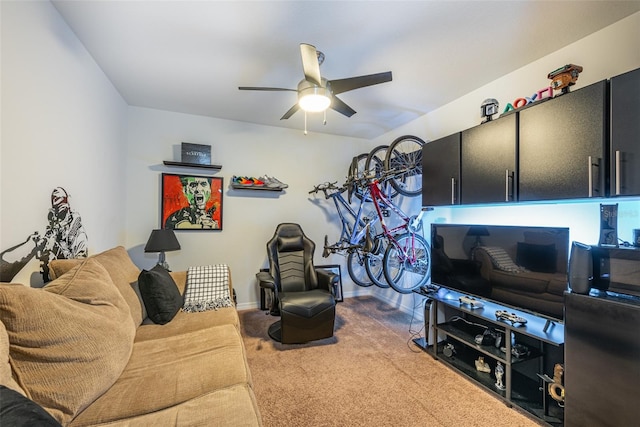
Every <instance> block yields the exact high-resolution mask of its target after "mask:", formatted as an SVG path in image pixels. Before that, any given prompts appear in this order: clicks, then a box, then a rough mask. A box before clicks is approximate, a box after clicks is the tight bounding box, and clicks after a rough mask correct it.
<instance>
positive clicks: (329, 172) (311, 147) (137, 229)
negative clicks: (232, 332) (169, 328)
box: [124, 107, 368, 308]
mask: <svg viewBox="0 0 640 427" xmlns="http://www.w3.org/2000/svg"><path fill="white" fill-rule="evenodd" d="M181 142H191V143H197V144H206V145H210V146H211V151H212V163H213V164H219V165H222V170H221V171H219V172H217V173H213V174H212V176H216V177H222V178H223V179H224V185H223V189H224V192H223V230H222V231H193V230H189V231H176V236H177V238H178V240H179V242H180V245H181V250H180V251H175V252H168V253H167V254H166V256H167V262H168V263H169V265H170V267H171V269H172V270H184V269H186V268H187V267H189V266H192V265H206V264H217V263H224V264H229V266H230V267H231V271H232V277H233V285H234V288H235V289H236V291H237V293H238V303H239V308H246V307H255V306H256V304H257V301H259V293H258V285H257V282H256V279H255V274H256V273H257V272H258V271H259V270H260V268H263V267H266V266H267V259H266V246H265V245H266V242H267V241H268V240H269V239H270V238H271V236H273V232H274V230H275V227H276V226H277V225H278V224H279V223H281V222H297V223H299V224H300V225H301V226H302V228H303V230H304V231H305V233H306V234H307V236H308V237H309V238H311V239H312V240H313V241H314V242H315V243H316V252H315V260H314V261H315V264H316V265H319V264H320V265H324V264H342V276H343V290H344V293H345V295H346V296H348V295H353V294H354V292H362V291H364V290H363V288H357V287H356V286H355V285H354V284H353V283H352V282H351V281H350V280H349V279H348V274H347V271H346V266H345V265H344V264H343V261H344V259H343V258H342V257H340V256H337V255H336V256H332V257H330V258H327V259H325V258H322V256H321V254H322V246H323V241H324V236H325V234H328V235H329V238H330V239H331V240H333V241H335V240H336V239H337V238H338V234H339V228H338V226H337V224H336V222H335V216H334V215H333V212H334V211H333V210H332V209H333V208H332V205H330V201H327V200H325V199H324V196H322V195H321V194H320V195H318V196H315V197H314V196H311V195H309V194H308V193H309V191H310V190H311V189H312V188H313V187H314V185H316V184H320V183H323V182H327V181H337V182H338V183H339V184H342V183H343V182H344V180H345V178H346V175H347V169H348V166H349V163H350V161H351V158H352V157H353V156H355V155H357V154H360V153H361V152H364V151H366V147H365V145H366V142H365V141H363V140H360V139H348V138H337V137H335V136H328V135H320V134H314V133H309V134H308V135H306V136H305V135H304V134H303V133H302V131H294V130H290V129H281V128H276V127H267V126H255V125H250V124H247V123H240V122H234V121H229V120H220V119H212V118H209V117H200V116H193V115H186V114H178V113H172V112H166V111H158V110H152V109H147V108H134V107H132V108H130V109H129V136H128V144H127V147H128V148H127V150H128V151H127V158H128V162H127V183H128V192H127V202H126V206H127V208H126V210H125V211H124V216H125V218H126V219H127V227H126V231H127V232H126V235H127V239H126V246H127V248H129V249H130V254H131V256H132V258H133V260H134V262H136V264H137V265H139V266H142V267H144V268H150V267H152V266H153V265H154V264H155V262H156V261H157V254H145V253H144V245H145V243H146V241H147V239H148V237H149V233H150V232H151V230H152V229H153V228H158V227H159V226H160V219H159V217H160V213H159V212H160V191H161V189H160V187H161V185H160V176H161V174H162V173H163V172H165V173H185V174H193V175H207V174H206V172H205V170H202V169H189V168H171V167H166V166H164V165H163V164H162V161H163V160H177V161H179V160H180V144H181ZM264 174H267V175H270V176H275V177H277V178H278V179H280V180H281V181H283V182H285V183H287V184H289V188H288V189H286V190H285V191H283V192H281V193H279V192H270V191H269V192H267V191H256V190H253V191H252V190H232V189H229V184H230V182H231V178H232V176H233V175H238V176H255V177H259V176H262V175H264ZM327 209H328V211H327ZM367 292H368V291H367Z"/></svg>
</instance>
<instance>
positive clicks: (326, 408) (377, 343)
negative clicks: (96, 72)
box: [240, 297, 540, 427]
mask: <svg viewBox="0 0 640 427" xmlns="http://www.w3.org/2000/svg"><path fill="white" fill-rule="evenodd" d="M276 320H278V318H276V317H272V316H268V315H266V314H265V312H264V311H260V310H245V311H241V312H240V321H241V324H242V334H243V337H244V342H245V346H246V348H247V358H248V361H249V366H250V369H251V373H252V377H253V384H254V390H255V393H256V396H257V399H258V405H259V406H260V411H261V413H262V417H263V421H264V425H265V427H287V426H292V427H293V426H295V427H299V426H305V427H315V426H429V427H430V426H434V427H439V426H443V427H467V426H482V427H484V426H487V427H489V426H491V427H500V426H504V427H529V426H538V425H540V424H538V423H537V422H535V421H533V420H532V419H530V418H528V417H527V416H525V415H523V414H521V413H520V412H518V411H516V410H515V409H512V408H509V407H507V406H506V405H505V404H504V403H503V402H502V401H501V400H498V399H497V398H495V397H494V396H492V395H491V394H489V393H488V392H486V391H485V390H483V389H482V388H480V387H479V386H476V385H475V384H473V383H472V382H470V381H469V380H467V379H466V378H464V377H463V376H461V375H459V374H457V373H455V372H454V371H452V370H451V369H449V368H447V367H446V366H444V365H443V364H442V363H441V362H438V361H436V360H434V359H433V358H432V357H431V356H430V355H428V354H426V353H425V352H423V351H422V350H420V349H418V347H416V346H415V345H414V344H413V343H412V342H411V334H410V332H409V327H410V321H411V319H410V316H408V315H407V314H405V313H402V312H400V311H399V310H397V309H395V308H393V307H391V306H389V305H387V304H386V303H384V302H381V301H380V300H378V299H376V298H374V297H357V298H347V299H345V301H344V302H342V303H339V304H338V305H337V318H336V327H335V335H334V337H332V338H329V339H326V340H321V341H316V342H312V343H307V344H302V345H282V344H280V343H277V342H274V341H272V340H271V339H270V338H269V337H268V335H267V328H268V326H269V325H270V324H271V323H272V322H274V321H276ZM414 328H415V329H419V328H420V325H415V324H414Z"/></svg>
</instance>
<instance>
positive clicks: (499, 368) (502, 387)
mask: <svg viewBox="0 0 640 427" xmlns="http://www.w3.org/2000/svg"><path fill="white" fill-rule="evenodd" d="M495 375H496V383H495V386H496V388H497V389H498V390H506V388H507V387H505V385H504V383H503V382H502V377H503V376H504V367H503V366H502V364H501V363H500V362H498V363H496V370H495Z"/></svg>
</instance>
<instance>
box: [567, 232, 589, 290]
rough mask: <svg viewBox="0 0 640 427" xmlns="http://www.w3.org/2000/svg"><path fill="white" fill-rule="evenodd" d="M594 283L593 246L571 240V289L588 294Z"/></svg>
mask: <svg viewBox="0 0 640 427" xmlns="http://www.w3.org/2000/svg"><path fill="white" fill-rule="evenodd" d="M592 283H593V256H592V255H591V246H589V245H585V244H584V243H580V242H571V256H570V257H569V289H571V292H575V293H577V294H588V293H589V290H590V289H591V285H592Z"/></svg>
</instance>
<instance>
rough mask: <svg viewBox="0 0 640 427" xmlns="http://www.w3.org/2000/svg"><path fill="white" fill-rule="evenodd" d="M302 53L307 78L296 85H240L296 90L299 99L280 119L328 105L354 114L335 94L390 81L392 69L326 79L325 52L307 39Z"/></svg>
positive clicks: (348, 113) (344, 112)
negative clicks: (322, 74) (292, 87)
mask: <svg viewBox="0 0 640 427" xmlns="http://www.w3.org/2000/svg"><path fill="white" fill-rule="evenodd" d="M300 53H301V55H302V70H303V71H304V79H302V80H301V81H300V83H298V88H297V89H286V88H279V87H252V86H240V87H238V89H240V90H263V91H291V92H297V93H298V102H297V103H296V104H295V105H294V106H293V107H291V108H290V109H289V111H287V112H286V113H284V116H282V117H281V118H280V120H285V119H288V118H289V117H291V116H292V115H293V114H294V113H295V112H296V111H298V110H299V109H301V108H302V110H303V111H305V113H306V112H321V111H326V109H327V108H331V109H333V110H335V111H337V112H339V113H341V114H344V115H345V116H347V117H351V116H353V115H354V114H355V113H356V111H355V110H354V109H353V108H351V107H349V106H348V105H347V104H345V103H344V102H343V101H342V100H341V99H340V98H338V97H337V96H336V95H338V94H341V93H343V92H347V91H350V90H354V89H359V88H361V87H366V86H372V85H377V84H380V83H385V82H389V81H391V71H387V72H385V73H377V74H369V75H366V76H358V77H350V78H346V79H337V80H327V79H325V78H324V77H322V76H321V75H320V64H322V62H323V61H324V54H323V53H322V52H319V51H317V50H316V48H315V46H312V45H310V44H307V43H301V44H300Z"/></svg>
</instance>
